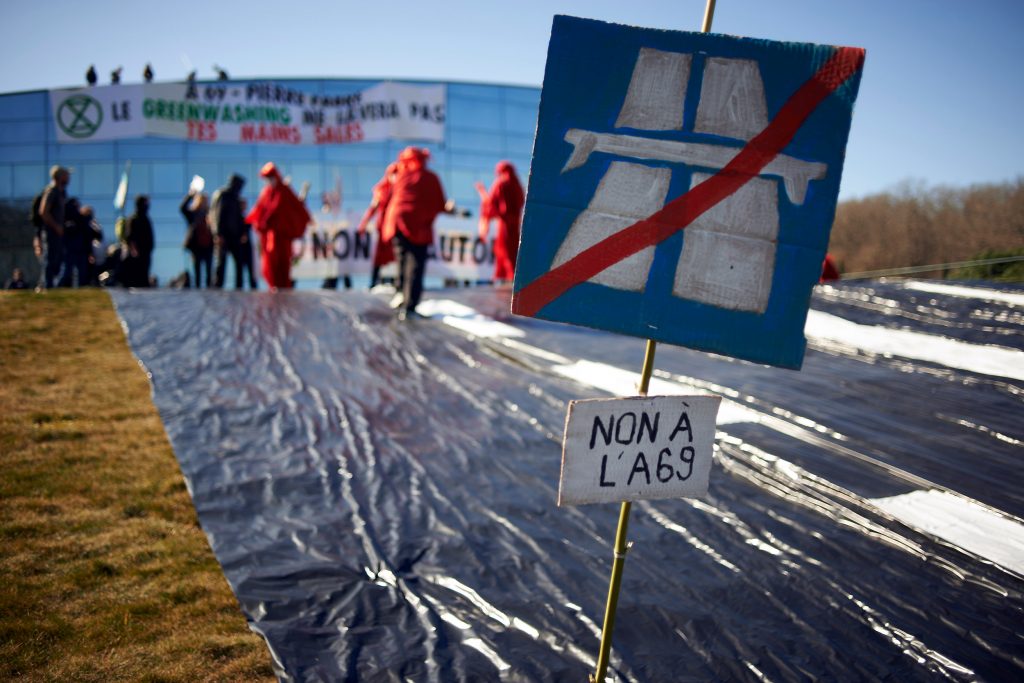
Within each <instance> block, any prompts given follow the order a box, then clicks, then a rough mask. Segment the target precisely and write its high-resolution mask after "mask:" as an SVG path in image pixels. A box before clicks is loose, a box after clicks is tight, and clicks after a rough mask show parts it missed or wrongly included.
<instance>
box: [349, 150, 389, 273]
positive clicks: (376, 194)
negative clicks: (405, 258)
mask: <svg viewBox="0 0 1024 683" xmlns="http://www.w3.org/2000/svg"><path fill="white" fill-rule="evenodd" d="M397 174H398V164H397V163H390V164H388V167H387V169H386V170H385V171H384V177H383V178H381V179H380V180H378V181H377V184H376V185H374V186H373V200H372V201H371V202H370V206H369V207H367V209H366V213H364V214H363V218H362V220H360V221H359V234H360V235H362V234H364V233H365V232H366V227H367V225H368V224H369V222H370V219H371V218H376V224H377V247H376V249H374V252H373V272H372V273H371V275H370V289H373V288H374V287H375V286H376V285H377V282H378V280H379V279H380V269H381V268H383V267H384V266H386V265H387V264H389V263H391V262H392V261H394V260H395V248H394V246H392V244H391V240H392V238H393V237H394V236H395V235H394V233H388V232H387V231H386V230H385V222H384V218H385V216H386V214H387V211H388V203H389V202H390V201H391V190H392V189H393V187H394V183H395V178H396V176H397Z"/></svg>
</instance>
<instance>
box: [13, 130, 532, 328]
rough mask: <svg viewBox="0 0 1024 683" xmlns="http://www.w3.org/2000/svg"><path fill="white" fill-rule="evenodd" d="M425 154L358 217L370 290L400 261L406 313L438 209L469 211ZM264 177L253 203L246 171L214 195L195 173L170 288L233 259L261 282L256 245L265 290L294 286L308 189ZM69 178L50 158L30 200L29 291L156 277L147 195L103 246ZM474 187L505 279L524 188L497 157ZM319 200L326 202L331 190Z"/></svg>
mask: <svg viewBox="0 0 1024 683" xmlns="http://www.w3.org/2000/svg"><path fill="white" fill-rule="evenodd" d="M429 159H430V152H429V151H428V150H426V149H424V148H420V147H406V148H405V149H404V150H402V152H401V153H400V154H399V155H398V158H397V159H396V160H395V161H394V162H393V163H391V164H389V165H388V166H387V168H386V170H385V172H384V175H383V176H382V177H381V179H380V180H379V181H378V182H377V183H376V185H375V186H374V188H373V197H372V201H371V203H370V206H369V207H368V208H367V209H366V211H365V213H364V214H363V216H362V220H361V221H360V222H359V226H358V232H359V233H360V234H365V233H366V232H367V230H369V229H371V227H372V229H373V230H375V231H376V232H377V233H378V239H377V241H376V243H377V246H376V250H375V253H374V256H373V270H372V275H371V281H370V287H371V289H372V288H373V287H374V286H375V285H377V284H378V282H379V281H380V272H381V268H383V267H384V266H386V265H387V264H389V263H392V262H396V263H397V271H398V277H397V283H396V284H397V286H396V290H397V291H396V294H395V296H394V298H393V299H392V301H391V305H392V307H393V308H395V309H397V310H398V311H399V317H401V318H403V319H404V318H407V317H410V316H415V315H416V306H417V304H418V303H419V300H420V297H421V296H422V292H423V281H424V275H425V271H426V265H427V258H428V254H429V249H430V247H431V245H432V244H433V242H434V221H435V219H436V218H437V216H438V215H439V214H441V213H459V214H461V215H463V216H469V215H470V212H469V211H468V210H466V209H458V208H457V207H456V206H455V202H454V201H453V200H451V199H448V198H447V197H446V195H445V191H444V188H443V187H442V184H441V181H440V179H439V178H438V176H437V175H436V174H435V173H434V172H433V171H431V170H430V169H429V168H428V163H429ZM260 177H261V178H262V179H263V181H264V185H263V187H262V189H261V191H260V194H259V196H258V198H257V200H256V202H255V204H254V205H253V207H252V209H251V210H249V209H248V207H247V206H246V200H245V198H244V197H243V196H242V194H241V192H242V188H243V187H244V186H245V182H246V181H245V178H243V177H242V176H241V175H238V174H232V175H231V176H230V177H229V178H228V180H227V183H226V184H225V185H224V186H223V187H221V188H219V189H217V190H216V191H215V192H214V193H213V195H212V197H211V196H210V195H209V194H208V193H207V192H205V191H204V190H205V181H204V180H203V179H202V178H200V177H199V176H196V177H194V178H193V180H192V183H191V185H190V186H189V189H188V192H187V194H186V195H185V197H184V198H183V199H182V201H181V204H180V206H179V211H180V213H181V215H182V217H183V218H184V220H185V237H184V241H183V244H182V246H183V248H184V249H185V250H186V251H187V252H188V254H190V256H191V260H192V263H191V269H190V270H186V271H185V272H183V273H182V275H181V276H180V277H179V278H176V280H175V281H174V282H172V284H173V285H174V286H178V287H197V288H201V287H212V288H222V287H224V286H225V284H226V283H225V275H226V272H227V263H228V261H229V260H231V261H233V270H234V275H235V277H234V285H235V288H236V289H243V288H244V286H245V285H248V287H249V288H250V289H257V288H258V283H257V277H256V273H255V269H254V260H255V259H254V252H255V251H258V253H259V257H260V273H261V275H262V278H263V280H264V281H265V282H266V284H267V287H268V288H269V289H270V290H271V291H277V290H279V289H289V288H291V287H293V286H294V281H293V280H292V278H291V266H292V262H293V257H294V250H293V244H294V242H295V240H299V239H301V238H303V236H304V235H305V232H306V228H307V226H308V225H309V224H310V223H312V222H313V217H312V216H311V215H310V213H309V211H308V210H307V209H306V195H307V192H308V187H309V186H308V184H306V185H304V187H303V188H302V190H301V191H300V192H299V193H298V194H296V193H295V191H294V190H293V189H292V187H291V185H290V183H289V181H288V179H286V178H284V177H283V176H282V174H281V172H280V170H279V169H278V167H277V166H276V165H275V164H274V163H273V162H269V163H267V164H265V165H264V166H263V167H262V168H261V170H260ZM70 180H71V170H70V169H68V168H65V167H63V166H54V167H53V168H52V169H51V170H50V183H49V184H48V185H47V186H46V187H45V188H44V189H43V191H42V192H40V194H39V195H38V196H37V197H36V198H35V200H34V201H33V203H32V210H31V220H32V223H33V225H34V226H35V238H34V250H35V254H36V256H37V257H38V259H39V262H40V266H41V275H40V279H39V282H38V283H37V284H36V285H35V288H36V289H37V290H38V291H41V290H45V289H50V288H54V287H85V286H123V287H151V286H155V284H156V282H155V279H154V278H153V277H152V275H151V272H150V271H151V266H152V258H153V249H154V246H155V239H154V231H153V223H152V221H151V220H150V217H149V205H150V202H149V197H148V196H146V195H139V196H137V197H136V198H135V202H134V211H133V212H132V213H131V215H129V216H127V217H124V216H122V217H121V218H118V219H117V221H116V224H115V235H114V238H115V239H114V240H113V241H112V243H111V244H110V245H109V246H104V244H105V243H104V235H103V229H102V227H101V226H100V225H99V223H98V222H97V221H96V218H95V215H94V212H93V210H92V207H90V206H88V205H82V204H81V203H80V202H79V200H78V199H77V198H75V197H68V196H67V188H68V184H69V182H70ZM476 189H477V192H478V193H479V195H480V221H479V237H480V239H482V240H484V241H485V242H486V241H487V240H488V239H489V236H490V232H491V223H492V222H494V223H496V229H495V239H494V263H495V269H494V280H495V281H498V282H504V281H508V280H511V279H512V277H513V273H514V271H515V260H516V250H517V249H518V245H519V228H520V222H521V217H522V211H523V205H524V201H525V196H524V192H523V187H522V185H521V184H520V182H519V179H518V176H517V175H516V171H515V168H514V167H513V166H512V164H511V163H509V162H507V161H502V162H499V163H498V165H497V167H496V169H495V179H494V182H493V184H492V185H491V187H490V188H488V187H486V186H484V185H483V184H482V183H476ZM339 200H340V198H339ZM324 201H325V206H327V204H328V203H329V201H328V198H326V193H325V200H324ZM337 203H339V204H340V201H339V202H337ZM347 284H348V283H347ZM7 287H8V288H9V289H26V288H29V287H31V285H30V284H29V283H27V282H25V279H24V274H23V272H22V271H21V269H19V268H15V269H14V272H13V273H12V274H11V278H10V279H9V280H8V281H7Z"/></svg>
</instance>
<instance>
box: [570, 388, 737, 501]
mask: <svg viewBox="0 0 1024 683" xmlns="http://www.w3.org/2000/svg"><path fill="white" fill-rule="evenodd" d="M721 400H722V399H721V397H719V396H640V397H634V398H613V399H594V400H587V401H571V402H570V403H569V412H568V415H567V416H566V420H565V439H564V443H563V446H562V477H561V481H560V482H559V486H558V504H559V505H579V504H582V503H608V502H614V501H625V500H653V499H656V498H682V497H690V498H695V497H699V496H703V495H705V494H706V493H707V491H708V476H709V474H710V471H711V453H712V446H713V445H714V441H715V419H716V417H717V416H718V406H719V403H721Z"/></svg>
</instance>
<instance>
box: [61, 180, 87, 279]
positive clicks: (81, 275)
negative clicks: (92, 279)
mask: <svg viewBox="0 0 1024 683" xmlns="http://www.w3.org/2000/svg"><path fill="white" fill-rule="evenodd" d="M92 237H93V232H92V221H91V220H90V219H89V217H87V216H85V215H84V214H83V213H82V210H81V206H80V205H79V203H78V199H77V198H76V197H72V198H71V199H69V200H68V201H67V203H66V204H65V205H64V239H63V242H64V270H63V272H62V273H61V277H60V281H59V282H58V284H57V286H58V287H84V286H86V285H88V284H89V276H90V274H89V255H90V254H91V253H92Z"/></svg>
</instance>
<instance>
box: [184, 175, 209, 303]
mask: <svg viewBox="0 0 1024 683" xmlns="http://www.w3.org/2000/svg"><path fill="white" fill-rule="evenodd" d="M209 209H210V199H209V196H208V195H207V194H206V193H205V192H202V191H193V190H190V191H189V193H188V194H187V195H185V199H183V200H182V202H181V206H179V207H178V210H179V211H180V212H181V215H182V216H184V217H185V224H186V226H187V227H186V232H185V243H184V245H183V246H184V247H185V249H187V250H188V251H189V252H191V254H192V270H193V272H194V273H195V286H196V289H201V288H202V286H203V270H204V269H205V270H206V286H207V287H210V286H211V285H212V284H213V279H212V278H211V277H210V275H211V270H212V268H213V232H212V231H211V230H210V221H209V212H210V211H209Z"/></svg>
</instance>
